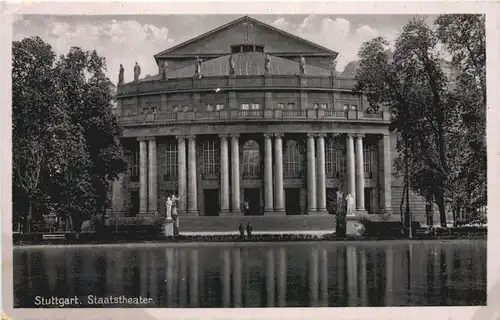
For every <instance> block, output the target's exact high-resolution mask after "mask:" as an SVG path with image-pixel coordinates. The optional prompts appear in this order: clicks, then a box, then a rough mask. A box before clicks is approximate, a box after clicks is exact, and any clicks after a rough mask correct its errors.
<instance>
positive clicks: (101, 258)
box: [14, 240, 486, 308]
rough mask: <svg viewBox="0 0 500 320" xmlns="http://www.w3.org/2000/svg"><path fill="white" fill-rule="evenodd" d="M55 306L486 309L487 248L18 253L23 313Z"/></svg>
mask: <svg viewBox="0 0 500 320" xmlns="http://www.w3.org/2000/svg"><path fill="white" fill-rule="evenodd" d="M52 297H58V298H60V299H59V300H57V299H56V300H54V298H52ZM64 297H66V298H69V297H77V298H76V299H73V300H69V299H65V300H64V299H62V300H61V298H64ZM110 298H111V299H110ZM134 298H135V299H134ZM50 299H52V301H50ZM54 301H57V302H58V303H66V304H67V306H69V307H103V306H104V307H125V306H130V307H142V308H144V307H180V308H189V307H202V308H210V307H219V308H220V307H309V306H330V307H346V306H352V307H354V306H438V305H439V306H444V305H453V306H465V305H486V241H485V240H450V241H440V242H437V241H380V242H361V241H359V242H311V243H306V242H304V243H295V242H294V243H292V242H290V243H198V244H194V243H192V244H187V243H186V244H167V243H165V244H163V243H158V244H135V245H97V246H91V245H89V246H50V247H49V246H45V247H42V246H39V247H16V248H15V249H14V306H15V307H28V308H29V307H57V304H55V302H54ZM61 306H62V305H61Z"/></svg>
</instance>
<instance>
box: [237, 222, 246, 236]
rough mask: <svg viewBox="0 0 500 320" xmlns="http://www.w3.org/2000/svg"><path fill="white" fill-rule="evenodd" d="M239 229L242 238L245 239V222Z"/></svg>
mask: <svg viewBox="0 0 500 320" xmlns="http://www.w3.org/2000/svg"><path fill="white" fill-rule="evenodd" d="M238 229H239V230H240V238H243V237H245V227H244V226H243V222H242V223H240V227H239V228H238Z"/></svg>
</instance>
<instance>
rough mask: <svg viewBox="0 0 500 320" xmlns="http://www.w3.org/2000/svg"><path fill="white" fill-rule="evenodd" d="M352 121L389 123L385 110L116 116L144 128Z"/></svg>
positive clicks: (296, 110) (237, 111) (267, 111)
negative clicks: (210, 123) (185, 123)
mask: <svg viewBox="0 0 500 320" xmlns="http://www.w3.org/2000/svg"><path fill="white" fill-rule="evenodd" d="M286 119H293V120H300V119H303V120H318V121H321V120H353V121H369V122H373V121H384V122H387V121H388V120H389V114H388V113H387V111H383V112H381V113H376V114H367V113H363V112H362V111H355V110H353V111H342V110H313V109H307V110H304V109H291V110H281V109H260V110H219V111H203V112H196V111H192V110H191V111H185V112H184V111H179V112H162V113H156V114H138V115H125V116H119V117H118V121H119V122H120V123H121V124H122V125H125V126H127V125H143V124H162V123H175V122H179V121H180V122H182V121H190V122H191V121H200V122H204V121H207V122H208V121H225V120H227V121H235V120H236V121H237V120H268V121H272V120H277V121H280V120H281V121H282V120H286Z"/></svg>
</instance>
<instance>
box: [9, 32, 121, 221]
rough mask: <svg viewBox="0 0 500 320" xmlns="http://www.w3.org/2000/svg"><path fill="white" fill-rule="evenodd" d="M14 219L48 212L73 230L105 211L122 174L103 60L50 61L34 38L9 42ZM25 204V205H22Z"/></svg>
mask: <svg viewBox="0 0 500 320" xmlns="http://www.w3.org/2000/svg"><path fill="white" fill-rule="evenodd" d="M12 66H13V69H12V70H13V71H12V80H13V90H12V91H13V115H12V118H13V154H14V161H13V168H14V170H13V190H14V199H13V200H14V213H15V214H14V218H15V219H19V218H20V217H26V216H28V217H29V216H30V214H31V211H32V209H33V208H34V206H36V208H37V212H36V215H37V217H38V218H39V217H40V215H41V214H43V213H48V212H54V213H56V214H58V215H59V216H61V217H63V218H67V217H69V218H70V219H71V220H72V221H73V222H77V223H75V224H74V227H75V228H77V229H78V225H79V224H80V223H81V222H82V221H83V220H87V219H89V218H91V217H92V216H94V215H96V214H100V213H103V212H104V210H105V206H106V200H107V198H106V195H107V186H108V185H109V182H110V181H111V180H113V179H115V178H116V177H117V175H118V174H119V173H120V172H123V171H124V170H125V168H126V164H125V161H124V159H123V155H122V151H121V146H120V142H119V140H118V136H119V135H120V127H119V126H118V123H117V121H116V118H115V117H114V116H113V115H112V113H111V103H112V99H113V97H112V94H111V91H110V85H111V83H110V81H109V79H108V78H107V77H106V76H105V70H106V64H105V60H104V58H102V57H100V56H98V55H97V53H96V52H95V51H91V52H88V51H83V50H82V49H80V48H71V50H70V52H69V53H68V54H67V55H63V56H60V57H58V58H56V55H55V53H54V52H53V50H52V48H51V47H50V45H48V44H47V43H45V42H44V41H43V40H42V39H40V38H38V37H33V38H26V39H23V40H22V41H16V42H14V43H13V61H12ZM25 200H28V204H27V205H26V204H25Z"/></svg>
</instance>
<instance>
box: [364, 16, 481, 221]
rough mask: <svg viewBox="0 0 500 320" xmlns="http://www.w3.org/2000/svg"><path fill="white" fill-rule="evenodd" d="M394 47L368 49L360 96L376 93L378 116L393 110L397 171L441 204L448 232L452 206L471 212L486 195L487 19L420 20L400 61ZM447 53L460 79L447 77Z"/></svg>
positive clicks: (401, 44) (408, 33)
mask: <svg viewBox="0 0 500 320" xmlns="http://www.w3.org/2000/svg"><path fill="white" fill-rule="evenodd" d="M388 48H389V43H388V42H387V41H386V40H385V39H383V38H381V37H377V38H375V39H373V40H371V41H368V42H366V43H364V44H363V45H362V47H361V49H360V52H359V57H360V59H361V61H360V68H359V69H358V71H357V73H356V79H357V84H356V87H355V91H358V92H359V91H365V92H367V93H368V101H369V104H370V109H373V110H378V109H380V108H389V110H390V111H391V113H392V121H391V130H393V131H395V133H396V136H397V149H398V151H399V152H398V154H399V156H398V159H397V160H396V163H395V167H396V170H397V172H398V173H399V175H400V176H401V175H403V174H404V172H405V169H406V165H408V168H409V172H410V177H409V182H410V187H411V189H412V190H413V191H415V192H417V193H418V194H420V195H422V196H424V197H426V198H427V197H429V196H432V197H433V198H434V199H435V201H436V204H437V205H438V208H439V212H440V222H441V224H442V225H446V215H445V214H446V207H447V206H446V205H447V204H448V203H449V204H451V205H452V206H454V205H456V204H457V202H461V203H462V206H467V207H470V208H471V207H472V206H474V205H475V204H476V203H478V199H479V198H480V197H479V195H478V194H480V193H481V192H482V190H485V184H484V183H483V182H482V181H481V179H478V180H474V179H473V176H474V175H479V176H481V177H482V176H484V177H485V176H486V167H485V166H484V167H483V166H482V161H484V164H485V160H486V157H485V156H486V154H485V151H486V148H485V147H486V145H485V131H484V126H485V123H486V120H485V113H484V112H485V99H484V94H485V92H486V91H485V86H484V81H483V80H484V79H485V74H484V72H485V68H484V66H485V59H484V17H480V16H473V15H444V16H441V17H439V18H438V19H437V20H436V22H435V25H434V26H429V25H428V24H427V23H426V22H425V19H423V18H413V19H412V20H411V21H410V22H409V23H408V24H407V25H405V26H404V27H403V29H402V32H401V34H400V36H399V37H398V38H397V40H396V42H395V44H394V53H393V55H392V56H391V55H388V54H387V50H388ZM443 48H444V49H443ZM445 50H447V52H448V53H450V54H451V55H452V56H453V67H455V70H457V72H458V77H457V79H453V78H450V77H447V75H446V74H445V72H444V71H447V70H443V65H445V64H444V63H443V59H442V54H443V53H444V51H445ZM471 138H472V139H471ZM405 151H407V152H405ZM406 157H407V158H406ZM475 162H476V163H477V165H475ZM478 162H481V164H480V163H478ZM484 182H485V181H484ZM480 190H481V191H480ZM483 194H484V192H483ZM479 202H480V201H479Z"/></svg>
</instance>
